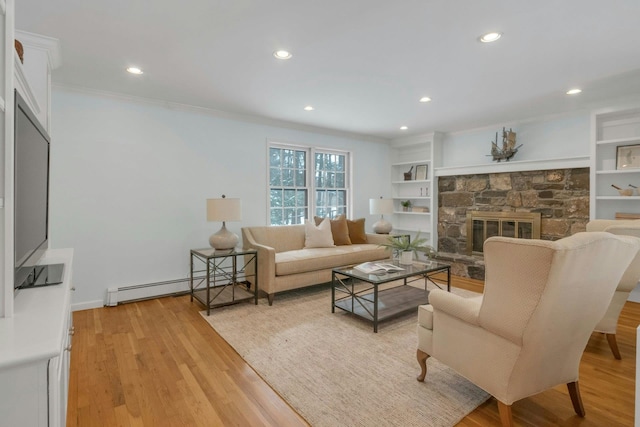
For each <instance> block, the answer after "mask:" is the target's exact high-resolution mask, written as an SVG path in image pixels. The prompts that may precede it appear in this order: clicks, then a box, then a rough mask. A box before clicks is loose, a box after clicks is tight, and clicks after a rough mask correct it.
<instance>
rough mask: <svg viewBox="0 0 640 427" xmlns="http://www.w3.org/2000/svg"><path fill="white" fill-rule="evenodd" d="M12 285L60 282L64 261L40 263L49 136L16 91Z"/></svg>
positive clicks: (46, 229)
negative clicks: (13, 263)
mask: <svg viewBox="0 0 640 427" xmlns="http://www.w3.org/2000/svg"><path fill="white" fill-rule="evenodd" d="M15 107H16V108H15V118H14V129H15V132H14V154H15V157H14V261H15V277H14V288H16V289H22V288H28V287H36V286H45V285H53V284H57V283H61V282H62V274H63V268H64V265H63V264H55V265H40V264H39V262H40V260H41V258H42V255H43V254H44V251H45V250H46V249H47V248H48V240H49V142H50V138H49V135H48V134H47V132H46V131H45V129H44V128H43V127H42V125H41V124H40V122H39V121H38V119H37V118H36V116H35V114H33V112H32V111H31V109H30V108H29V106H28V105H27V103H26V102H25V100H24V99H23V98H22V97H21V96H20V94H19V93H18V91H17V90H16V91H15Z"/></svg>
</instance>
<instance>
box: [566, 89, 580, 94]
mask: <svg viewBox="0 0 640 427" xmlns="http://www.w3.org/2000/svg"><path fill="white" fill-rule="evenodd" d="M580 92H582V89H578V88H575V89H569V90H568V91H567V95H577V94H579V93H580Z"/></svg>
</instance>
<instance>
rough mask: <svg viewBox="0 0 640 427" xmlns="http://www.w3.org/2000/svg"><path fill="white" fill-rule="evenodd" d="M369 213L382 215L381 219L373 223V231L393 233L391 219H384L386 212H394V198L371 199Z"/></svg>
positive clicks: (388, 213)
mask: <svg viewBox="0 0 640 427" xmlns="http://www.w3.org/2000/svg"><path fill="white" fill-rule="evenodd" d="M369 213H370V214H371V215H380V220H379V221H377V222H376V223H375V224H373V231H374V232H375V233H377V234H389V233H391V228H392V225H391V223H390V222H389V221H387V220H385V219H384V214H387V215H390V214H392V213H393V200H392V199H383V198H382V197H380V198H379V199H369Z"/></svg>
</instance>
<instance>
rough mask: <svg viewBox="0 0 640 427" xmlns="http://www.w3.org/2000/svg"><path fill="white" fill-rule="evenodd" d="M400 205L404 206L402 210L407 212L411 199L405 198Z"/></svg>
mask: <svg viewBox="0 0 640 427" xmlns="http://www.w3.org/2000/svg"><path fill="white" fill-rule="evenodd" d="M400 205H401V206H402V210H403V211H405V212H407V211H408V210H409V208H410V207H411V200H403V201H401V202H400Z"/></svg>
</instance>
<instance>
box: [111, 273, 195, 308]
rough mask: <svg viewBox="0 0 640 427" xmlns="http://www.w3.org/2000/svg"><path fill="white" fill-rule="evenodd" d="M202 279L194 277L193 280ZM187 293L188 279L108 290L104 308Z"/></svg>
mask: <svg viewBox="0 0 640 427" xmlns="http://www.w3.org/2000/svg"><path fill="white" fill-rule="evenodd" d="M203 278H204V277H202V278H200V277H194V280H200V279H203ZM189 291H190V287H189V279H176V280H167V281H165V282H155V283H145V284H141V285H132V286H123V287H121V288H109V289H107V302H106V304H105V307H114V306H116V305H118V304H122V303H126V302H134V301H142V300H146V299H152V298H159V297H164V296H177V295H183V294H186V293H189Z"/></svg>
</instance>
